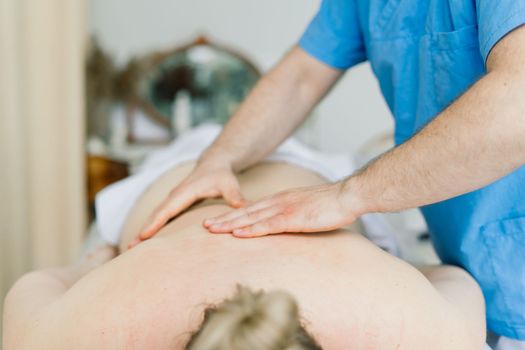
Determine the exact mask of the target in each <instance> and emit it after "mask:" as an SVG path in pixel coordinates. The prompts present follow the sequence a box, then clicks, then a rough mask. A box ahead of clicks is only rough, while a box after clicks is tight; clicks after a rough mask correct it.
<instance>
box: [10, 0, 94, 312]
mask: <svg viewBox="0 0 525 350" xmlns="http://www.w3.org/2000/svg"><path fill="white" fill-rule="evenodd" d="M86 13H87V11H86V8H85V3H84V0H0V296H1V297H2V298H1V299H2V300H3V296H4V295H5V292H6V290H7V289H8V288H9V286H10V285H11V284H12V283H13V282H14V280H15V279H16V278H17V277H19V276H20V275H21V274H22V273H24V272H26V271H28V270H30V269H34V268H40V267H45V266H50V265H56V264H63V263H66V262H68V261H70V260H71V259H72V258H73V256H74V255H75V254H76V252H77V251H78V248H79V245H80V242H81V240H82V236H83V232H84V231H85V209H84V203H85V201H84V187H85V186H84V154H83V142H84V140H83V136H84V118H83V110H84V107H83V57H84V39H85V37H86V35H85V23H86V21H85V16H86ZM0 307H1V306H0Z"/></svg>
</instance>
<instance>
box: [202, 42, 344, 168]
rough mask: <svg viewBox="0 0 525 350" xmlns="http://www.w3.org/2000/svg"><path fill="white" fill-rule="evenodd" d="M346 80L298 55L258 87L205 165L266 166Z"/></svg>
mask: <svg viewBox="0 0 525 350" xmlns="http://www.w3.org/2000/svg"><path fill="white" fill-rule="evenodd" d="M340 74H341V73H340V72H339V71H336V70H334V69H332V68H329V67H326V66H324V65H322V64H321V63H320V62H317V61H315V59H313V58H311V57H310V56H308V55H307V54H306V53H305V52H303V51H302V50H301V49H300V48H297V47H296V48H294V49H292V51H291V52H290V53H288V54H287V55H286V56H285V57H284V58H283V59H282V61H281V62H280V63H279V64H278V65H277V66H276V67H275V68H274V69H272V70H271V71H270V72H269V73H268V74H267V75H265V76H264V77H263V78H262V79H261V80H260V82H259V83H258V84H257V85H256V86H255V88H254V89H253V91H252V92H251V93H250V95H249V96H248V98H247V99H246V101H245V102H244V103H243V104H242V105H241V106H240V107H239V109H238V111H237V112H236V113H235V114H234V115H233V116H232V118H231V120H230V121H229V122H228V124H227V125H226V126H225V128H224V130H223V132H222V133H221V135H220V136H219V137H218V138H217V140H216V141H215V142H214V143H213V144H212V146H211V147H210V148H209V149H208V150H206V152H205V153H204V154H203V156H202V157H201V162H202V161H204V160H206V161H209V160H211V161H214V160H219V161H220V162H222V163H227V164H229V165H231V166H232V168H233V169H234V170H235V171H240V170H242V169H245V168H246V167H248V166H250V165H252V164H254V163H256V162H257V161H259V160H261V159H262V158H264V157H265V156H267V155H268V154H269V153H270V152H271V151H272V150H273V149H274V148H275V147H276V146H277V145H279V144H280V143H281V142H282V141H283V140H284V139H285V138H287V137H288V136H289V135H290V134H291V133H292V132H293V131H294V130H295V129H296V128H297V127H298V125H299V124H300V123H301V122H302V121H303V120H304V119H305V117H306V116H307V115H308V114H309V112H310V111H311V110H312V108H313V107H314V106H315V105H316V103H317V102H318V101H319V100H320V99H321V98H322V97H323V96H324V95H325V94H326V92H327V91H328V90H329V89H330V87H331V86H332V85H333V84H334V83H335V81H336V80H337V79H338V78H339V76H340Z"/></svg>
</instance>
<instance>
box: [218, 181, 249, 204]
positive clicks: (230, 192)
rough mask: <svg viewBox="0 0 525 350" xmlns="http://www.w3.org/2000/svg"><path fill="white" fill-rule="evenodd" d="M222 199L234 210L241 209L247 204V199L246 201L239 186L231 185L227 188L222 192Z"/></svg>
mask: <svg viewBox="0 0 525 350" xmlns="http://www.w3.org/2000/svg"><path fill="white" fill-rule="evenodd" d="M222 197H223V198H224V200H225V201H226V203H228V204H229V205H231V206H232V207H234V208H240V207H242V206H243V205H245V204H246V203H247V201H246V199H244V197H243V195H242V193H241V190H240V188H239V185H238V184H236V185H230V186H228V187H227V188H225V189H224V190H223V191H222Z"/></svg>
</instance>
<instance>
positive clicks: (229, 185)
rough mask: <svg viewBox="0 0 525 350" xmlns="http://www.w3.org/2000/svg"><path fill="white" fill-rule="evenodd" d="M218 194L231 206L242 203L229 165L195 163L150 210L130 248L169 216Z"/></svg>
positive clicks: (155, 230) (147, 235) (243, 201)
mask: <svg viewBox="0 0 525 350" xmlns="http://www.w3.org/2000/svg"><path fill="white" fill-rule="evenodd" d="M219 197H222V198H224V200H225V201H226V202H227V203H228V204H229V205H230V206H232V207H234V208H239V207H240V206H242V205H244V204H245V200H244V198H243V197H242V194H241V190H240V186H239V181H238V180H237V177H236V176H235V174H234V173H233V171H232V169H231V167H230V166H227V165H223V164H216V163H215V164H210V163H202V164H197V166H196V167H195V169H194V170H193V171H192V173H191V174H190V175H189V176H188V177H187V178H186V179H185V180H184V181H182V182H181V183H180V184H179V185H178V186H177V187H175V188H174V189H173V190H172V191H171V192H170V193H169V195H168V196H167V197H166V199H164V201H163V202H162V203H161V204H160V205H159V206H158V207H157V208H156V209H155V211H154V212H153V213H152V215H151V217H150V219H149V221H148V222H147V223H146V225H145V226H144V228H143V229H142V232H141V233H140V234H139V236H138V237H137V239H135V241H133V242H132V243H131V244H130V247H133V246H135V245H137V244H138V243H140V242H141V241H144V240H146V239H149V238H151V237H152V236H154V235H155V234H156V233H157V232H158V231H159V230H160V229H161V228H162V227H163V226H164V225H165V224H166V223H167V222H168V221H169V220H170V219H172V218H174V217H175V216H177V215H179V214H180V213H182V212H183V211H184V210H186V209H187V208H189V207H190V206H191V205H192V204H194V203H195V202H197V201H199V200H202V199H206V198H219Z"/></svg>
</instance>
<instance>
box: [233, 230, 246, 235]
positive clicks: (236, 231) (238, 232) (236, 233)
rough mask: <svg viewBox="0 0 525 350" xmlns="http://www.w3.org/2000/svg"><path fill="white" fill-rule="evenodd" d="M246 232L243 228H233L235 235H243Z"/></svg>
mask: <svg viewBox="0 0 525 350" xmlns="http://www.w3.org/2000/svg"><path fill="white" fill-rule="evenodd" d="M243 233H244V230H241V229H235V230H233V234H234V235H242V234H243Z"/></svg>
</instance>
